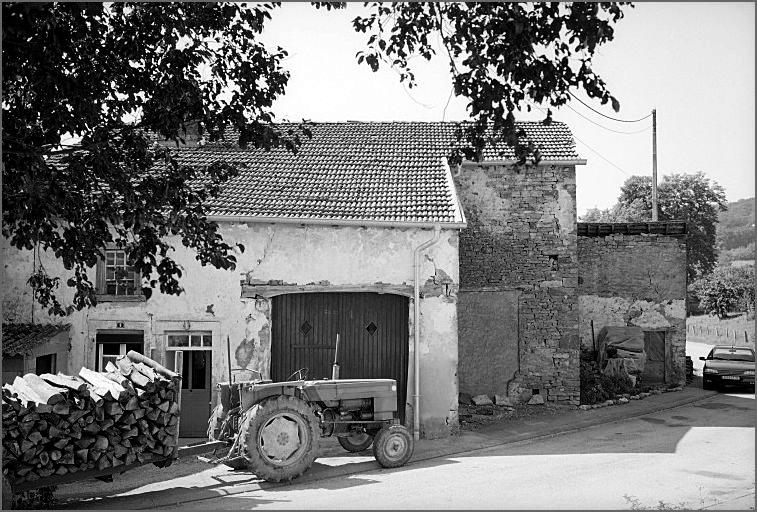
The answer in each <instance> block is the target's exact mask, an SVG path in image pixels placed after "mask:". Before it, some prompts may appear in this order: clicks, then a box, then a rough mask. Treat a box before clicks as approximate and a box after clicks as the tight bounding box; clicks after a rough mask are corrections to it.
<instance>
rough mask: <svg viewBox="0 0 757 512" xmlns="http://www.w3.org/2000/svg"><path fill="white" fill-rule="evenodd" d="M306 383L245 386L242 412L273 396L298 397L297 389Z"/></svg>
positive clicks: (294, 382) (297, 381) (250, 384)
mask: <svg viewBox="0 0 757 512" xmlns="http://www.w3.org/2000/svg"><path fill="white" fill-rule="evenodd" d="M303 383H304V381H302V380H295V381H291V382H276V383H271V384H253V383H249V384H243V385H242V393H241V394H242V404H241V405H242V410H243V411H246V410H248V409H249V408H250V407H252V406H253V405H255V404H257V403H259V402H262V401H263V400H265V399H266V398H269V397H272V396H281V395H285V396H297V395H298V393H297V389H298V388H299V387H300V386H302V384H303Z"/></svg>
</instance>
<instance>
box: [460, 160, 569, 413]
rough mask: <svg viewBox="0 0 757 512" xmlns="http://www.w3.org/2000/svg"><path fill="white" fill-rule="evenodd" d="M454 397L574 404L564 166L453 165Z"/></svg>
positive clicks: (567, 205)
mask: <svg viewBox="0 0 757 512" xmlns="http://www.w3.org/2000/svg"><path fill="white" fill-rule="evenodd" d="M455 184H456V186H457V190H458V194H459V195H460V201H461V204H462V206H463V209H464V211H465V215H466V219H467V222H468V227H467V228H466V229H464V230H462V231H461V233H460V295H459V298H458V318H459V329H458V332H459V344H460V346H459V360H460V362H459V381H460V390H461V391H462V392H466V393H471V394H479V393H486V394H489V395H493V394H502V395H508V396H509V397H511V398H512V399H516V400H520V401H524V400H528V399H529V398H530V397H531V395H532V394H535V393H538V394H541V395H543V398H544V399H545V400H547V401H551V402H559V403H570V404H574V405H577V404H578V403H579V392H580V391H579V360H578V349H579V344H578V304H577V292H578V259H577V254H576V238H577V235H576V205H575V198H576V181H575V167H574V166H557V165H539V166H528V167H526V168H518V167H515V166H512V165H486V164H480V165H463V166H462V168H461V170H460V172H459V173H458V175H457V176H456V177H455Z"/></svg>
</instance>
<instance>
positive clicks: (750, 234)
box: [717, 197, 755, 265]
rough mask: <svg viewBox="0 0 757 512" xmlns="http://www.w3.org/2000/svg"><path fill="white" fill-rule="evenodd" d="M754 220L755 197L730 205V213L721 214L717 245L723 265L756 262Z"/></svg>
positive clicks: (719, 258)
mask: <svg viewBox="0 0 757 512" xmlns="http://www.w3.org/2000/svg"><path fill="white" fill-rule="evenodd" d="M754 220H755V219H754V198H753V197H750V198H748V199H741V200H739V201H736V202H733V203H728V211H725V212H720V216H719V221H720V222H719V223H718V228H717V243H718V248H719V256H718V260H719V261H720V263H721V264H726V265H727V264H730V263H731V262H732V261H740V260H754V252H755V231H754Z"/></svg>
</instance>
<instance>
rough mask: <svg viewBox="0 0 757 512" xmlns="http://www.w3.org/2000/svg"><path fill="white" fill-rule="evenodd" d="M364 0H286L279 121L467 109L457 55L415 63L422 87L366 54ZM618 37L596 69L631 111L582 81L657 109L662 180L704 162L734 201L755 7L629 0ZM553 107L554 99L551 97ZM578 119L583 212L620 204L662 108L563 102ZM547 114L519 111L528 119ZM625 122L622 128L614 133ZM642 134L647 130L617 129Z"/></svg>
mask: <svg viewBox="0 0 757 512" xmlns="http://www.w3.org/2000/svg"><path fill="white" fill-rule="evenodd" d="M361 12H364V8H363V7H362V3H360V4H348V7H347V9H344V10H339V11H326V10H325V9H315V8H314V7H312V6H311V5H310V4H309V3H286V2H285V3H284V4H283V5H282V7H281V8H280V9H277V10H276V11H275V12H274V13H273V19H272V20H271V21H269V22H268V24H267V25H266V29H265V31H264V33H263V39H264V41H265V42H266V43H267V44H270V45H278V46H281V47H283V48H284V49H286V50H287V51H288V52H289V57H287V59H286V60H285V61H284V66H285V67H286V69H288V70H289V71H290V73H291V78H290V81H289V85H288V86H287V90H286V94H285V95H284V96H283V97H281V98H280V99H278V100H277V102H276V103H275V104H274V109H273V110H274V113H275V114H276V116H277V119H278V120H284V119H287V120H290V121H297V120H301V119H309V120H312V121H347V120H355V121H441V120H448V121H449V120H463V119H467V118H468V116H467V113H466V110H465V106H466V100H465V99H464V98H458V97H454V96H452V97H451V98H450V94H451V91H452V82H451V76H450V73H449V66H448V61H447V60H446V59H445V58H444V56H443V55H438V56H437V57H436V58H434V59H432V61H431V62H426V61H425V60H424V59H423V58H421V57H418V58H417V59H416V60H414V61H413V63H414V66H415V67H414V70H415V73H416V77H417V83H418V86H417V87H414V88H412V89H407V88H406V86H404V85H402V84H401V83H400V81H399V76H398V74H397V72H396V71H394V70H392V69H391V68H388V67H382V68H380V69H379V71H378V72H376V73H374V72H372V71H371V70H370V68H369V67H367V66H365V65H358V64H357V61H356V59H355V54H356V52H358V51H359V50H361V49H362V48H364V45H365V41H366V39H367V37H366V36H365V34H358V33H356V32H355V31H354V30H353V29H352V24H351V20H352V19H353V18H354V17H355V16H356V15H358V14H359V13H361ZM625 12H626V15H625V17H624V19H622V20H620V22H618V23H617V24H616V26H615V38H614V40H613V41H611V42H610V43H608V44H606V45H603V46H601V47H600V48H599V50H598V52H597V53H596V54H595V56H594V66H593V68H594V70H595V71H596V72H597V73H598V74H599V75H600V76H601V77H602V78H603V79H604V80H605V82H606V83H607V85H608V87H609V89H610V91H611V93H612V94H613V95H614V96H615V97H616V98H618V100H619V101H620V104H621V109H620V111H619V112H617V113H616V112H614V111H613V110H612V108H611V107H610V106H609V105H605V106H603V105H600V104H599V102H598V101H596V100H591V99H589V98H588V97H587V96H586V95H585V94H584V93H582V92H577V91H572V92H574V94H576V95H577V96H578V97H579V98H581V99H582V100H584V101H585V102H586V103H588V104H590V105H591V106H592V107H593V108H594V109H596V110H598V111H600V112H602V113H604V114H605V115H609V116H611V117H616V118H622V119H639V118H642V117H644V116H646V115H647V114H649V113H650V112H651V111H652V109H656V110H657V169H658V181H659V180H662V177H663V176H664V175H666V174H671V173H681V172H686V173H694V172H698V171H702V172H704V173H705V174H706V175H707V176H708V177H710V178H711V179H712V180H713V181H715V182H717V183H719V184H720V185H721V186H723V188H724V189H725V192H726V197H727V199H728V200H729V201H736V200H738V199H743V198H746V197H752V196H754V190H755V181H754V177H755V85H754V84H755V5H754V4H753V3H746V2H744V3H724V2H696V3H679V2H675V3H647V2H640V3H636V4H635V8H633V9H626V11H625ZM544 108H546V106H544ZM552 110H553V112H554V114H553V118H554V119H555V120H557V121H563V122H565V123H567V124H568V126H569V127H570V128H571V131H572V132H573V135H574V138H575V139H576V147H577V150H578V153H579V155H580V156H581V157H582V158H585V159H586V160H587V164H586V165H585V166H579V167H578V168H577V193H576V195H577V206H578V214H579V216H580V215H582V214H584V213H585V212H586V210H587V209H588V208H593V207H598V208H609V207H610V206H612V205H613V204H614V203H615V201H616V199H617V197H618V194H619V191H620V186H621V185H622V184H623V182H624V181H625V180H626V179H627V178H628V177H629V176H631V175H649V176H651V174H652V130H651V118H648V119H646V120H645V121H644V122H639V123H620V122H616V121H612V120H609V119H606V118H604V117H602V116H600V115H598V114H596V113H594V112H592V111H590V110H589V109H587V108H586V107H585V106H583V105H581V104H580V103H578V102H576V101H573V102H571V104H570V107H562V108H560V109H557V110H556V109H554V108H553V109H552ZM543 117H544V115H543V114H542V113H541V112H539V111H534V112H532V113H530V114H529V113H526V112H525V111H524V112H521V113H517V112H516V118H518V119H522V120H540V119H542V118H543ZM613 130H614V131H613ZM617 132H638V133H631V134H629V133H617Z"/></svg>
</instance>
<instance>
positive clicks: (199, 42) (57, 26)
mask: <svg viewBox="0 0 757 512" xmlns="http://www.w3.org/2000/svg"><path fill="white" fill-rule="evenodd" d="M277 5H278V4H253V5H245V4H236V3H230V4H226V3H65V2H61V3H8V2H4V3H3V5H2V14H3V21H2V30H3V35H2V37H3V64H2V69H3V93H2V99H3V121H4V125H3V159H2V161H3V185H4V187H3V196H2V197H3V235H4V236H5V237H6V238H7V239H8V240H9V241H10V244H11V245H12V246H14V247H16V248H19V249H37V250H39V249H42V250H47V251H50V252H52V253H53V254H54V255H55V256H56V257H57V258H59V259H60V260H61V261H62V262H63V265H64V266H65V268H66V269H68V270H69V271H71V273H72V274H73V277H71V278H70V279H69V280H68V281H67V282H66V285H67V286H71V287H73V288H74V289H75V295H74V298H73V303H72V304H69V305H66V304H62V303H61V302H60V301H59V300H58V297H57V295H56V289H57V288H58V286H59V285H60V283H59V281H58V279H59V278H58V276H50V275H48V274H47V273H46V272H45V271H44V269H40V270H39V271H37V272H35V273H34V274H33V275H32V276H31V278H30V279H29V284H30V285H32V286H33V287H34V290H35V297H36V299H37V300H38V301H39V302H40V303H41V304H42V305H43V306H46V307H48V308H49V311H50V313H51V314H53V313H54V314H59V315H65V314H67V313H70V312H71V311H73V310H75V309H82V308H84V307H87V306H91V305H94V304H96V293H95V288H94V285H93V284H92V282H91V281H90V280H89V278H88V272H87V269H88V268H91V267H93V266H94V265H95V264H96V262H97V260H98V258H100V257H101V254H102V251H103V249H104V248H105V247H106V246H107V245H109V244H115V245H116V246H117V247H119V248H122V249H124V250H125V251H126V254H127V260H128V264H129V265H131V266H133V267H134V268H135V270H136V271H137V272H139V274H140V275H141V276H142V289H143V293H145V295H147V296H148V297H149V296H150V294H151V292H152V290H153V289H154V288H156V287H159V289H160V291H161V292H163V293H167V294H179V293H181V291H182V288H181V285H180V278H181V268H180V267H179V265H178V264H177V263H176V262H175V261H174V260H173V259H172V257H171V254H172V253H171V249H172V247H171V246H170V244H169V242H168V241H167V238H166V237H168V236H169V235H173V236H176V237H178V238H179V239H180V240H181V242H182V244H183V245H185V246H187V247H189V248H191V249H193V250H194V251H195V252H196V253H197V259H198V260H199V261H200V263H202V264H203V265H206V264H210V265H213V266H215V267H218V268H222V269H233V268H234V266H235V264H236V260H235V257H234V250H235V248H234V247H232V246H230V245H229V244H227V243H226V242H225V241H224V240H223V238H222V237H221V236H220V234H219V229H218V226H217V225H216V224H215V223H214V222H211V221H208V220H207V216H206V215H207V207H206V203H207V200H208V198H209V197H211V196H212V195H213V194H215V193H216V192H217V191H218V190H219V188H220V187H222V186H223V184H224V183H225V182H226V181H227V180H229V179H230V178H232V177H233V176H235V175H236V174H237V173H238V172H239V164H236V163H234V162H231V161H225V160H223V159H219V160H218V161H215V162H209V163H208V165H207V166H205V167H202V168H194V167H188V166H184V165H180V164H179V162H178V161H177V159H176V157H175V152H174V151H172V150H170V144H155V143H154V139H155V137H159V138H161V139H163V140H164V141H168V142H169V143H173V144H179V143H181V142H184V138H185V136H186V133H187V129H188V126H190V125H191V126H196V127H197V131H198V134H199V135H202V136H204V137H206V138H207V139H208V140H210V141H213V140H217V139H218V138H220V137H221V136H222V135H223V133H224V130H226V131H228V129H229V128H232V129H233V133H234V134H236V136H238V139H237V142H238V143H239V145H240V146H242V147H244V146H246V145H251V146H253V147H256V148H263V149H269V148H272V147H276V146H285V147H286V148H288V149H289V150H291V151H296V150H297V147H298V144H299V142H300V137H301V136H310V135H311V134H310V132H309V130H308V129H307V126H306V125H305V124H303V125H300V127H299V129H290V130H288V131H287V132H286V133H281V132H280V131H279V129H277V125H276V124H274V123H273V121H274V116H273V114H272V106H273V103H274V101H275V99H276V98H277V97H279V96H280V95H282V94H283V93H284V91H285V86H286V84H287V81H288V78H289V73H288V72H287V71H286V70H285V69H284V68H283V66H282V61H283V60H284V58H285V57H286V56H287V53H286V51H285V50H284V49H282V48H275V49H268V48H266V47H265V46H264V45H263V44H262V43H261V42H260V38H259V36H260V34H261V32H262V31H263V29H264V27H265V24H266V22H267V21H268V20H269V19H271V16H272V13H273V12H274V11H275V8H276V6H277ZM315 5H316V6H317V7H326V8H327V9H332V8H339V7H343V6H344V5H343V4H336V3H315ZM624 5H625V4H622V3H617V4H616V3H573V4H564V3H543V4H542V3H537V4H518V3H490V4H486V3H480V4H475V3H470V4H455V3H452V4H437V3H397V4H391V5H388V4H387V5H384V4H380V3H377V4H371V5H370V6H369V8H368V10H369V14H368V15H365V16H359V17H357V18H356V19H355V20H354V22H353V27H354V29H355V30H356V31H358V32H361V33H366V34H369V38H368V40H367V46H366V50H365V52H363V53H361V54H359V55H358V56H356V59H357V61H358V63H365V64H367V65H369V66H370V67H371V68H372V69H373V70H377V69H378V67H379V63H380V62H384V63H386V64H389V65H391V66H393V67H394V68H395V69H397V70H398V71H399V73H400V79H401V80H403V81H407V82H408V83H409V84H410V86H412V85H413V84H414V81H415V77H414V75H413V72H412V69H411V68H412V65H411V62H412V58H413V57H414V56H416V55H421V56H423V57H424V58H426V59H430V58H431V57H432V56H433V54H434V45H433V44H431V41H433V40H434V39H435V37H436V36H439V37H441V41H442V47H443V48H444V51H445V53H446V56H445V58H447V59H449V63H450V68H451V70H452V73H453V79H452V80H453V86H454V92H455V94H456V95H458V96H464V97H466V98H468V100H469V110H470V116H471V119H472V121H473V123H470V124H468V125H465V126H463V125H461V127H460V130H459V135H460V137H461V139H465V141H467V142H469V143H470V148H469V149H467V150H464V151H463V152H462V153H459V154H458V153H456V154H453V155H451V158H452V160H453V161H454V160H456V159H457V160H459V159H461V158H472V159H475V158H476V157H477V156H478V155H479V154H480V150H481V148H482V147H483V145H484V144H486V143H487V142H497V141H505V142H507V143H508V144H510V145H511V146H514V147H515V148H516V153H517V155H518V157H519V160H520V162H521V163H525V162H526V159H527V157H533V159H534V160H538V159H539V148H537V147H534V146H533V144H528V143H525V144H521V143H520V140H519V136H520V135H522V134H520V133H518V132H517V131H516V128H515V125H514V113H515V111H520V110H521V109H522V108H523V106H524V105H525V104H526V103H527V102H528V101H533V102H536V103H542V104H546V105H552V106H559V105H563V104H565V103H566V102H567V101H569V100H570V95H569V90H570V89H583V90H584V91H585V92H586V93H587V94H588V95H589V96H590V97H593V98H597V99H598V100H599V102H600V103H602V104H607V103H610V104H611V105H612V107H613V109H614V110H616V111H617V110H618V109H619V102H618V100H617V99H616V98H614V97H613V96H612V95H611V94H610V92H609V91H608V88H607V86H606V84H605V83H604V81H603V80H602V79H601V78H600V77H599V75H597V74H596V72H595V71H594V69H593V67H592V57H593V55H594V53H595V51H596V50H597V48H599V47H600V46H601V45H603V44H605V43H607V42H609V41H611V40H612V38H613V35H614V27H613V25H614V24H615V23H616V22H618V21H619V20H620V19H621V18H622V17H623V11H622V8H623V6H624ZM526 108H529V107H528V106H527V107H526ZM529 109H530V108H529ZM548 121H549V116H548V118H547V120H545V122H548ZM487 127H488V128H487ZM487 130H488V131H487ZM239 248H240V249H243V247H241V246H240V247H239Z"/></svg>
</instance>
